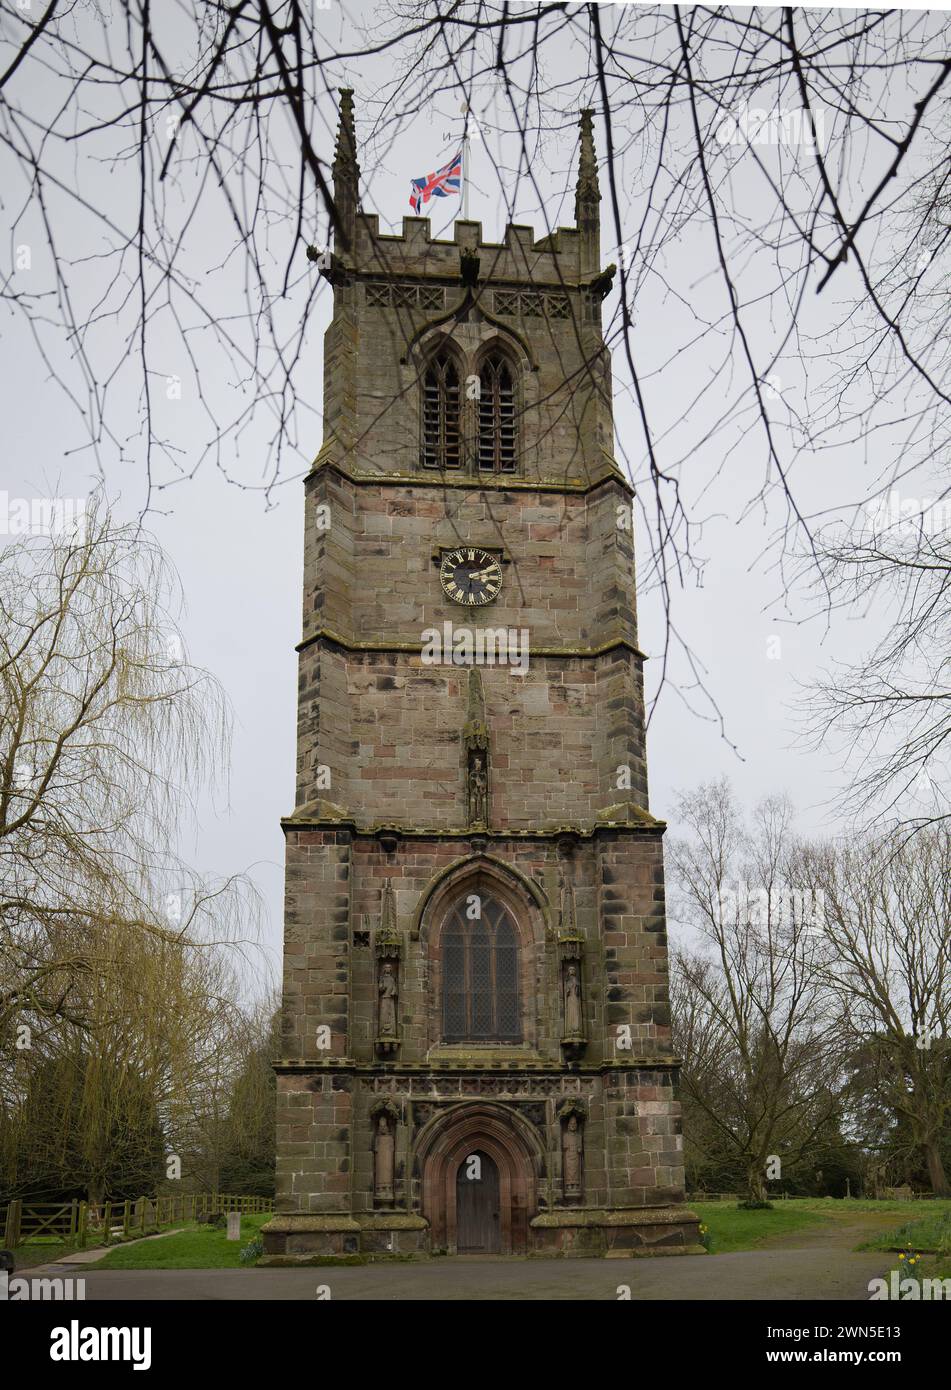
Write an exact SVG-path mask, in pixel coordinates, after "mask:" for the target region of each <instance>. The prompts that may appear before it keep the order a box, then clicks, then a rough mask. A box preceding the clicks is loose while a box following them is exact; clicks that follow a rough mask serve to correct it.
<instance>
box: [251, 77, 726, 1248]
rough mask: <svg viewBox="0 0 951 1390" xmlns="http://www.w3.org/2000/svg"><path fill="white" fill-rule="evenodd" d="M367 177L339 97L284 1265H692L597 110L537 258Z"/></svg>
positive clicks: (289, 919) (310, 588)
mask: <svg viewBox="0 0 951 1390" xmlns="http://www.w3.org/2000/svg"><path fill="white" fill-rule="evenodd" d="M358 180H359V166H358V163H357V146H356V136H355V126H354V115H353V103H352V97H351V94H350V93H349V92H344V93H343V94H342V100H341V106H340V127H339V134H338V141H337V154H336V160H335V164H334V193H335V199H336V205H337V208H338V210H339V214H340V227H339V229H338V232H337V235H336V239H335V243H336V244H335V249H334V254H333V256H332V257H328V258H324V259H325V261H327V262H329V263H327V264H324V265H323V266H322V273H323V274H324V275H325V276H326V278H327V279H328V280H329V281H330V282H331V284H332V286H333V294H334V312H333V320H332V323H331V325H330V327H329V329H328V330H327V335H326V341H325V369H324V402H325V405H324V421H325V436H324V442H323V447H322V448H321V450H320V453H319V454H318V456H317V458H316V460H315V462H314V466H313V468H312V470H311V472H310V474H309V476H308V478H307V480H306V517H305V526H306V532H305V550H304V606H303V635H302V640H301V643H300V646H299V654H300V677H299V714H298V744H297V747H298V756H297V789H296V803H295V807H294V811H293V813H292V814H291V815H290V816H288V817H287V818H286V819H285V821H284V822H283V828H284V831H285V835H286V842H287V891H286V932H285V947H284V1033H283V1048H282V1052H283V1055H282V1057H281V1059H280V1061H279V1063H278V1066H277V1074H278V1207H277V1214H276V1215H275V1217H274V1218H273V1220H272V1221H271V1222H270V1223H269V1224H268V1226H267V1227H266V1228H265V1250H266V1256H265V1259H266V1261H267V1260H269V1261H270V1262H271V1263H282V1262H288V1261H291V1260H294V1261H296V1260H306V1259H307V1258H308V1257H312V1256H328V1255H340V1256H346V1255H348V1254H360V1253H374V1252H376V1253H383V1254H385V1253H393V1254H403V1255H405V1254H413V1253H417V1252H419V1253H424V1252H427V1251H448V1252H450V1253H455V1252H457V1253H466V1252H473V1253H474V1252H483V1253H491V1252H498V1253H500V1254H505V1253H509V1252H511V1253H524V1252H535V1253H545V1252H548V1253H551V1254H567V1255H572V1254H574V1255H590V1254H607V1253H614V1254H623V1253H631V1252H633V1253H639V1252H650V1251H656V1250H664V1251H668V1252H672V1251H688V1250H691V1251H692V1250H699V1248H700V1247H699V1244H698V1237H697V1222H696V1218H695V1217H694V1216H693V1215H692V1213H690V1212H689V1211H688V1210H687V1209H686V1208H685V1207H684V1205H683V1155H682V1145H681V1138H680V1133H679V1119H678V1115H679V1107H678V1106H677V1104H676V1102H675V1100H674V1093H673V1084H674V1080H675V1074H676V1059H675V1058H674V1057H673V1054H672V1048H671V1042H670V1017H669V1007H668V987H667V948H666V936H665V919H664V872H663V857H662V845H661V840H662V834H663V830H664V826H663V824H662V823H661V822H659V821H657V820H655V819H654V818H653V817H652V816H651V814H650V812H649V810H648V801H647V771H646V764H645V753H644V713H643V693H642V662H643V660H644V658H643V656H642V654H641V652H640V650H639V648H638V644H637V628H636V620H635V608H634V555H633V547H632V533H631V489H630V486H629V485H628V483H627V482H626V480H625V479H624V477H623V476H622V474H621V472H620V471H619V469H618V467H617V465H616V463H615V461H614V458H613V424H612V408H611V378H610V362H609V358H608V353H607V349H606V347H605V344H604V341H603V338H602V332H601V301H602V299H603V297H604V295H605V294H606V293H607V290H608V288H609V287H610V281H611V274H610V272H602V270H601V266H600V245H599V202H600V193H599V190H598V177H597V165H596V159H595V151H594V141H593V134H592V116H591V113H590V112H584V113H583V115H582V118H581V140H580V153H579V168H578V179H577V192H576V199H575V225H574V226H572V227H561V228H559V229H558V230H557V231H556V232H554V233H553V234H552V235H550V236H546V237H544V238H543V239H541V240H536V239H535V236H534V233H533V231H532V229H531V228H530V227H524V226H514V225H513V226H508V227H506V229H505V233H504V236H503V239H502V240H501V242H498V243H495V242H488V241H483V238H482V228H481V225H480V224H479V223H477V222H468V221H459V220H457V221H456V223H455V229H454V237H453V239H452V240H444V241H440V240H435V241H434V240H432V239H431V237H430V223H429V220H428V219H426V218H417V217H407V218H405V219H404V220H403V229H402V232H401V234H400V235H399V236H389V235H384V234H381V232H380V231H379V227H378V221H377V218H376V217H374V216H370V215H367V214H364V213H362V212H361V211H360V208H359V199H358Z"/></svg>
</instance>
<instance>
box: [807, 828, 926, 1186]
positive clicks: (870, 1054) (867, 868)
mask: <svg viewBox="0 0 951 1390" xmlns="http://www.w3.org/2000/svg"><path fill="white" fill-rule="evenodd" d="M799 872H800V873H801V874H803V875H804V876H807V878H808V881H809V883H810V884H811V886H812V888H813V889H814V891H815V892H817V893H821V894H822V898H823V918H824V929H823V946H822V951H821V954H820V957H819V963H820V965H821V973H822V981H823V987H824V988H825V989H827V990H828V991H829V992H830V995H831V997H832V999H833V1000H834V1007H835V1010H836V1012H837V1014H838V1016H839V1019H840V1021H841V1025H842V1028H843V1031H844V1036H845V1037H846V1038H848V1040H849V1048H850V1051H851V1052H852V1053H853V1054H855V1055H856V1056H861V1057H862V1059H863V1063H864V1067H865V1070H866V1074H869V1073H870V1074H871V1075H872V1076H873V1077H874V1087H873V1089H874V1091H875V1092H877V1095H878V1097H879V1098H880V1099H882V1100H884V1102H885V1103H886V1105H887V1107H888V1109H889V1110H890V1111H891V1113H892V1114H893V1115H895V1116H896V1117H901V1119H902V1120H903V1121H904V1122H905V1124H906V1127H907V1130H908V1132H909V1133H910V1135H911V1138H912V1141H913V1143H914V1144H915V1145H916V1146H917V1147H918V1149H919V1152H920V1153H921V1154H922V1155H923V1157H924V1159H925V1162H926V1164H927V1168H928V1174H929V1178H930V1180H931V1186H932V1190H933V1191H934V1194H935V1196H939V1197H946V1196H948V1195H951V1190H949V1186H948V1179H947V1176H946V1174H945V1171H944V1163H943V1160H942V1156H941V1144H942V1140H943V1139H946V1137H947V1134H948V1129H949V1124H951V1067H949V1037H951V836H949V835H948V833H947V831H946V830H944V829H943V828H941V827H938V828H934V829H931V830H925V831H922V832H921V833H920V834H918V835H916V836H914V837H912V838H908V837H907V836H904V835H902V834H900V833H897V832H896V833H892V834H889V835H886V836H879V837H872V836H869V837H866V838H864V839H862V840H857V841H855V842H854V843H852V844H848V845H842V846H835V845H826V846H820V847H813V848H812V849H811V850H808V851H806V852H804V855H803V858H802V861H801V865H800V869H799Z"/></svg>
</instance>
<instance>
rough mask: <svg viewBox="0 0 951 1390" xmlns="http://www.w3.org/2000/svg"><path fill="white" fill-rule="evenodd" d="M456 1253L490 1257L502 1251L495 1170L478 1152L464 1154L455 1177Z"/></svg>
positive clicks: (493, 1165) (492, 1164)
mask: <svg viewBox="0 0 951 1390" xmlns="http://www.w3.org/2000/svg"><path fill="white" fill-rule="evenodd" d="M474 1160H478V1162H477V1163H476V1162H474ZM456 1249H457V1250H458V1252H459V1254H460V1255H492V1254H498V1253H499V1252H500V1251H501V1249H502V1227H501V1222H500V1220H499V1170H498V1168H497V1167H496V1165H495V1162H494V1160H493V1159H491V1158H490V1157H489V1155H488V1154H487V1153H483V1152H482V1151H481V1149H476V1150H474V1151H473V1152H472V1153H471V1154H468V1155H467V1156H466V1157H465V1158H464V1159H463V1160H462V1162H461V1163H460V1164H459V1168H458V1171H457V1173H456Z"/></svg>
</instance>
